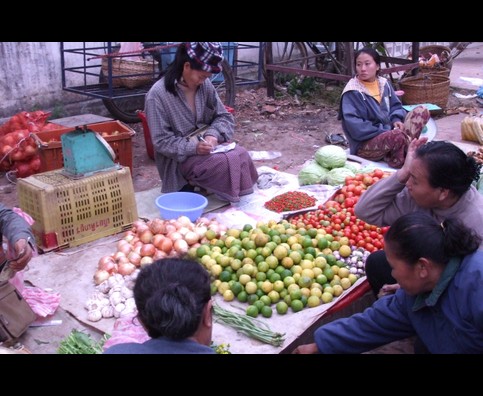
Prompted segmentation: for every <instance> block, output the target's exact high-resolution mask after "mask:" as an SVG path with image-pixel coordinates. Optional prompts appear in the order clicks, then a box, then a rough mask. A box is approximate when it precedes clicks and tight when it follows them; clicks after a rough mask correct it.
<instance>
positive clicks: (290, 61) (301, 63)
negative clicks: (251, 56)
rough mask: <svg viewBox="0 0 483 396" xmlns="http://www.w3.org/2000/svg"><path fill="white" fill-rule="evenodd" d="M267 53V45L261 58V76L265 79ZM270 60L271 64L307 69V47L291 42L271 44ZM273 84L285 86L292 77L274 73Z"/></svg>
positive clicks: (299, 42)
mask: <svg viewBox="0 0 483 396" xmlns="http://www.w3.org/2000/svg"><path fill="white" fill-rule="evenodd" d="M267 51H268V45H267V46H265V56H264V57H263V65H262V66H263V68H262V71H263V76H264V78H265V79H267V69H266V67H265V66H266V62H267ZM272 58H273V63H281V62H284V63H282V64H281V66H287V67H297V68H300V69H304V70H306V69H308V60H307V47H306V46H305V44H304V43H303V42H302V41H293V42H279V43H277V42H273V43H272ZM273 75H274V82H275V84H276V85H277V84H278V85H285V83H286V82H287V81H290V80H291V79H293V75H291V74H287V73H282V72H274V73H273Z"/></svg>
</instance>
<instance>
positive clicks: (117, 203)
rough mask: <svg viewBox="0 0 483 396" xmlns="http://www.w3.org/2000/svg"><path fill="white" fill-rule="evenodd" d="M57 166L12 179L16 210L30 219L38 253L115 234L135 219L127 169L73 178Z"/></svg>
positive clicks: (129, 174) (131, 185) (134, 208)
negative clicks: (18, 203) (16, 200)
mask: <svg viewBox="0 0 483 396" xmlns="http://www.w3.org/2000/svg"><path fill="white" fill-rule="evenodd" d="M61 172H62V169H58V170H54V171H50V172H44V173H38V174H36V175H32V176H29V177H26V178H23V179H19V180H18V182H17V191H18V198H19V202H20V208H21V209H22V210H23V211H24V212H27V213H28V214H29V215H30V216H32V218H33V219H34V220H35V223H34V224H33V226H32V228H33V232H34V234H35V237H36V240H37V244H38V246H39V248H41V249H42V250H43V251H50V250H54V249H62V248H67V247H72V246H78V245H81V244H83V243H87V242H91V241H94V240H96V239H99V238H102V237H105V236H108V235H112V234H116V233H118V232H121V231H124V230H126V229H128V228H130V227H131V225H132V223H133V222H134V221H135V220H137V219H138V213H137V207H136V200H135V196H134V187H133V184H132V179H131V173H130V171H129V167H123V168H122V169H119V170H112V171H105V172H99V173H96V174H95V175H92V176H89V177H85V178H82V179H76V180H73V179H71V178H69V177H67V176H65V175H63V174H62V173H61Z"/></svg>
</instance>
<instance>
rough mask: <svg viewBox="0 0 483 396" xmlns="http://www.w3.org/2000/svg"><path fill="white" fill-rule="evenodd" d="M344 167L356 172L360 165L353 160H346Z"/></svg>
mask: <svg viewBox="0 0 483 396" xmlns="http://www.w3.org/2000/svg"><path fill="white" fill-rule="evenodd" d="M344 168H347V169H350V170H351V171H352V172H354V173H357V171H358V169H359V168H360V167H359V165H357V164H356V163H355V162H350V161H347V162H346V163H345V165H344Z"/></svg>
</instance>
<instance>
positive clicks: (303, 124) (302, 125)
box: [0, 85, 468, 207]
mask: <svg viewBox="0 0 483 396" xmlns="http://www.w3.org/2000/svg"><path fill="white" fill-rule="evenodd" d="M340 90H341V87H338V86H335V85H328V86H326V87H325V88H324V89H320V90H318V91H315V93H314V92H312V94H311V95H310V96H309V97H305V98H302V97H300V96H297V95H295V96H293V95H288V94H287V93H284V92H277V94H276V98H275V99H273V98H268V97H267V96H266V89H265V88H263V87H262V88H258V89H246V90H239V91H238V92H237V95H236V102H235V108H236V111H235V120H236V131H235V140H237V141H238V142H239V144H241V145H242V146H244V147H245V148H246V149H247V150H249V151H261V152H263V151H266V152H273V151H276V152H280V153H281V156H279V157H277V158H273V159H266V160H257V161H255V164H256V166H257V167H258V166H269V167H273V168H275V169H277V170H279V171H282V172H287V173H292V174H297V173H298V172H299V171H300V169H301V168H302V166H303V164H304V163H305V162H306V161H307V160H309V159H311V158H313V156H314V154H315V152H316V151H317V149H318V148H319V147H321V146H324V145H326V144H327V143H326V141H325V137H326V134H328V133H342V128H341V125H340V121H339V120H337V111H338V99H339V96H340ZM459 92H461V93H463V94H466V93H467V92H465V91H464V90H459ZM462 103H463V102H461V101H460V100H459V99H457V98H456V97H454V96H453V95H450V98H449V102H448V109H457V108H458V107H459V106H461V105H462ZM463 104H464V105H465V106H467V105H468V102H467V101H466V102H464V103H463ZM444 116H445V115H444V114H443V115H441V116H439V117H444ZM130 127H131V128H133V129H134V130H135V131H136V132H137V133H136V135H135V136H134V137H133V140H132V149H133V183H134V190H135V192H138V191H145V190H149V189H152V188H155V187H158V186H159V187H161V181H160V179H159V175H158V172H157V170H156V167H155V165H154V161H153V160H151V159H150V158H149V156H148V155H147V151H146V144H145V140H144V133H143V128H142V124H141V123H135V124H130ZM0 200H1V202H2V203H3V204H5V205H7V206H9V207H12V206H17V205H18V196H17V191H16V187H15V184H14V183H11V181H10V180H9V178H8V177H7V175H6V174H4V173H3V174H2V173H0Z"/></svg>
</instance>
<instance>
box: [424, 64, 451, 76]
mask: <svg viewBox="0 0 483 396" xmlns="http://www.w3.org/2000/svg"><path fill="white" fill-rule="evenodd" d="M419 73H421V74H437V75H439V76H445V77H449V74H450V73H451V70H450V69H448V68H447V67H442V66H439V67H438V66H434V67H420V68H419Z"/></svg>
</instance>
